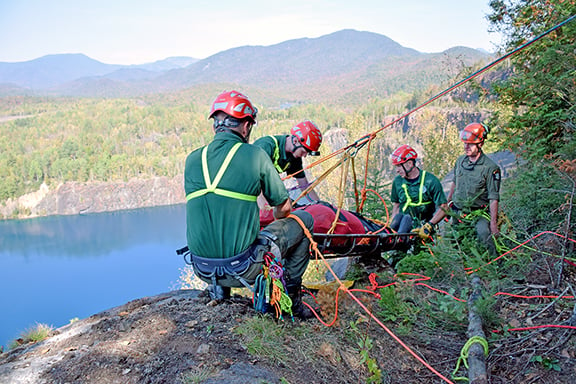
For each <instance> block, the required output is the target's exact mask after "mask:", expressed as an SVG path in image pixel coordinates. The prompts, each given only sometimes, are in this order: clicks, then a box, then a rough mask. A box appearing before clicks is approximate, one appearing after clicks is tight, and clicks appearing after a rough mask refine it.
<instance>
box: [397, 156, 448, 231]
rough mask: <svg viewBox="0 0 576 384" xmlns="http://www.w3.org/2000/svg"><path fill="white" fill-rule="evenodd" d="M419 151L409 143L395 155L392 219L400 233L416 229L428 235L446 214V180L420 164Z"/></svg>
mask: <svg viewBox="0 0 576 384" xmlns="http://www.w3.org/2000/svg"><path fill="white" fill-rule="evenodd" d="M417 158H418V153H417V152H416V150H414V148H412V147H411V146H409V145H402V146H400V147H399V148H398V149H396V150H395V151H394V152H393V153H392V156H391V159H392V164H393V165H394V166H395V168H396V172H397V173H398V176H396V177H395V178H394V180H393V181H392V190H391V194H390V200H391V201H392V223H391V224H390V227H391V228H392V229H394V230H395V231H397V232H398V233H407V232H410V231H412V230H413V228H414V227H416V228H414V230H413V232H416V233H417V234H418V235H419V236H420V237H421V238H422V239H428V238H429V237H430V235H431V234H432V233H433V232H434V228H435V226H436V225H437V224H438V223H439V222H440V221H441V220H442V219H443V218H444V216H445V215H446V210H447V200H446V196H445V195H444V189H443V188H442V184H441V183H440V181H439V180H438V178H437V177H436V176H434V175H433V174H431V173H429V172H426V171H422V170H421V169H420V168H418V167H417V166H416V159H417Z"/></svg>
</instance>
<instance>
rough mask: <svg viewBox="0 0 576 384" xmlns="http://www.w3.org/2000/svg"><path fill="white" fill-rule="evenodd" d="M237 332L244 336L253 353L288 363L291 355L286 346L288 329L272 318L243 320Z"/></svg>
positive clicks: (261, 317)
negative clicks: (287, 352) (288, 353)
mask: <svg viewBox="0 0 576 384" xmlns="http://www.w3.org/2000/svg"><path fill="white" fill-rule="evenodd" d="M235 332H236V333H237V334H239V335H242V336H243V339H244V342H245V344H246V348H247V350H248V352H250V353H251V354H253V355H256V356H262V357H267V358H269V359H272V360H274V361H276V362H279V363H282V364H288V360H289V359H290V356H288V355H287V354H286V351H285V348H284V341H285V339H286V336H287V333H286V329H285V328H283V327H280V326H278V325H277V324H276V323H275V322H274V320H273V319H272V318H270V317H266V316H255V317H251V318H249V319H246V321H244V322H242V323H241V324H240V325H239V326H238V328H236V329H235Z"/></svg>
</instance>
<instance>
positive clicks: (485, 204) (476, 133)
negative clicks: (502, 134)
mask: <svg viewBox="0 0 576 384" xmlns="http://www.w3.org/2000/svg"><path fill="white" fill-rule="evenodd" d="M487 137H488V129H487V127H486V126H484V125H483V124H480V123H472V124H468V125H467V126H466V127H465V128H464V130H462V132H461V133H460V140H462V142H463V143H464V152H465V154H464V155H462V156H460V157H459V158H458V159H457V160H456V164H455V166H454V181H453V183H452V185H451V187H450V192H449V194H448V200H452V204H451V208H452V210H454V211H455V212H456V213H457V214H463V215H468V214H470V213H477V214H475V215H473V217H474V218H477V221H476V224H475V227H476V234H477V236H478V239H479V240H480V241H481V242H482V243H483V244H484V245H485V246H486V247H487V248H488V250H489V252H490V254H491V255H493V256H496V255H497V251H496V246H495V244H494V239H493V238H492V235H494V236H496V235H498V234H499V233H500V231H499V229H498V201H499V200H500V181H501V175H500V168H499V167H498V165H496V163H494V162H493V161H492V160H491V159H490V158H489V157H488V156H486V155H485V154H484V152H482V146H483V145H484V140H486V138H487ZM484 212H487V214H488V215H487V216H489V219H488V218H487V217H484V215H483V214H482V213H484Z"/></svg>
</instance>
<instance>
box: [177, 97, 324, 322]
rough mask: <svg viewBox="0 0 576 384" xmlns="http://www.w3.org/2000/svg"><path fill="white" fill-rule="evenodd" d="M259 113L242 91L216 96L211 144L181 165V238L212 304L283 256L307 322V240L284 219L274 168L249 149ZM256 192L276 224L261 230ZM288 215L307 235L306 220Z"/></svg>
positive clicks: (296, 309) (285, 204)
mask: <svg viewBox="0 0 576 384" xmlns="http://www.w3.org/2000/svg"><path fill="white" fill-rule="evenodd" d="M256 115H257V109H256V108H255V107H254V106H253V105H252V102H251V101H250V100H249V99H248V98H247V97H246V96H245V95H243V94H241V93H240V92H237V91H230V92H224V93H222V94H220V95H219V96H218V97H217V98H216V100H215V101H214V103H213V104H212V108H211V110H210V116H209V118H211V119H214V124H213V127H214V132H215V135H214V139H213V141H212V142H210V143H209V144H208V145H207V146H205V147H202V148H199V149H197V150H195V151H193V152H192V153H190V154H189V155H188V157H187V159H186V167H185V172H184V179H185V180H184V182H185V191H186V224H187V231H186V237H187V243H188V248H189V250H190V253H191V259H192V265H193V267H194V271H195V272H196V274H197V275H198V276H199V277H200V278H201V279H202V280H204V281H206V282H209V283H211V287H210V288H209V291H210V294H211V296H212V298H218V299H220V298H225V297H226V296H227V295H229V292H230V287H242V286H243V285H250V284H253V283H254V281H255V279H256V277H257V276H258V274H259V273H260V271H261V266H262V263H263V258H264V254H266V253H267V252H272V253H274V255H275V256H276V257H277V258H279V257H281V258H282V263H283V265H284V268H285V276H284V277H285V283H286V291H287V293H288V295H289V296H290V298H291V299H292V313H293V314H294V315H295V316H297V317H300V318H309V317H311V316H312V313H311V312H310V310H309V309H308V308H306V307H305V306H304V305H302V300H301V284H302V275H303V274H304V272H305V271H306V268H307V266H308V261H309V253H308V252H309V251H308V247H309V240H308V238H307V237H306V236H305V234H304V231H303V229H302V227H301V225H300V224H299V223H298V221H297V220H296V219H294V218H293V217H288V216H289V215H290V214H291V201H290V199H289V198H288V193H287V191H286V188H285V187H284V183H282V180H281V179H280V177H279V175H278V173H277V172H276V170H275V169H274V166H273V165H272V162H271V161H270V159H269V158H268V156H267V155H266V153H265V152H264V151H262V150H261V149H260V148H258V147H255V146H253V145H249V144H248V141H249V138H250V133H251V131H252V127H253V126H254V125H256ZM260 193H262V194H263V195H264V197H265V198H266V199H267V200H268V202H270V204H271V205H272V206H273V209H274V217H275V218H276V219H278V220H276V221H275V222H273V223H272V224H270V225H269V226H267V227H266V228H264V230H263V231H261V232H260V226H259V215H258V206H257V203H256V199H257V196H258V195H259V194H260ZM292 215H294V216H297V217H298V218H299V219H300V221H301V222H302V223H303V224H304V226H305V227H307V229H308V230H310V231H311V230H312V228H313V224H314V220H313V218H312V216H311V215H310V214H308V213H307V212H303V211H302V212H300V211H298V212H294V213H292ZM221 287H224V289H222V288H221ZM220 292H223V293H220ZM219 293H220V294H219Z"/></svg>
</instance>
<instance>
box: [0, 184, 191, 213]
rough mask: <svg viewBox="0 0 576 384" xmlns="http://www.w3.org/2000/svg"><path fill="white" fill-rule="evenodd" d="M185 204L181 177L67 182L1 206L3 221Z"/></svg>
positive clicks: (45, 186) (46, 187) (41, 189)
mask: <svg viewBox="0 0 576 384" xmlns="http://www.w3.org/2000/svg"><path fill="white" fill-rule="evenodd" d="M184 200H185V196H184V187H183V177H182V176H177V177H174V178H171V179H170V178H167V177H155V178H153V179H148V180H139V179H133V180H130V181H128V182H119V183H102V182H98V183H78V182H67V183H64V184H61V185H58V186H56V187H54V188H50V187H49V186H47V185H45V184H43V185H42V186H41V188H40V190H38V191H37V192H33V193H30V194H27V195H24V196H22V197H20V198H18V199H16V200H8V201H7V202H6V203H5V204H4V205H1V206H0V218H3V219H10V218H19V219H22V218H31V217H37V216H49V215H77V214H80V213H97V212H109V211H118V210H123V209H134V208H145V207H154V206H159V205H172V204H179V203H183V202H184Z"/></svg>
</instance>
